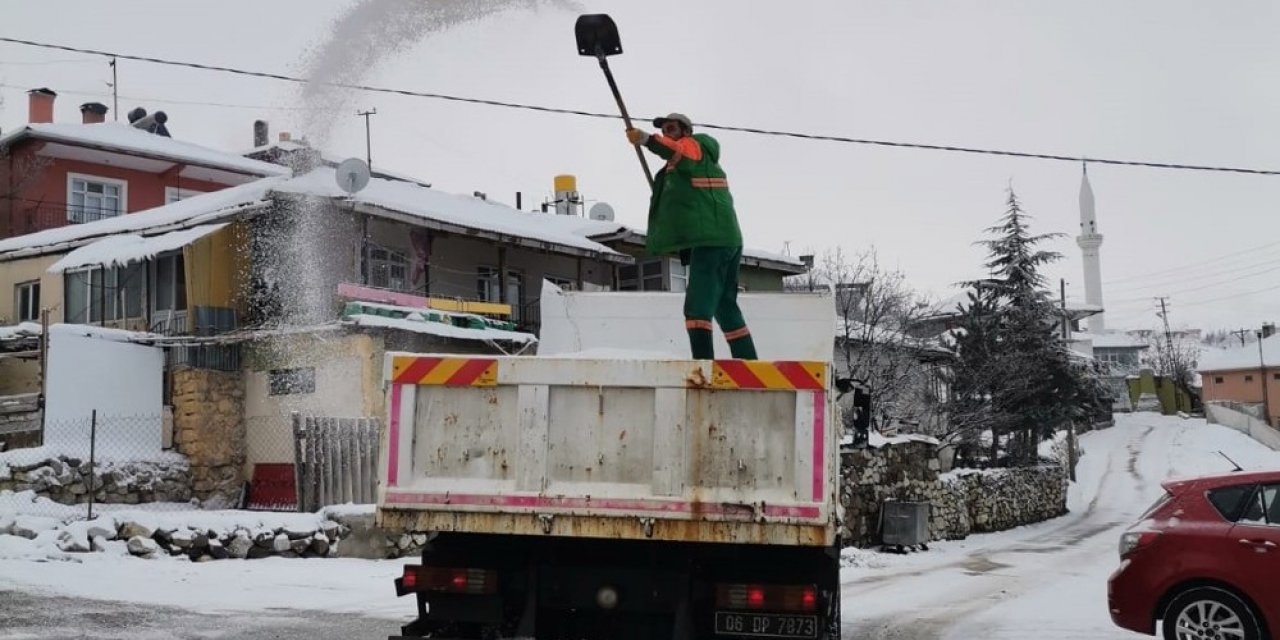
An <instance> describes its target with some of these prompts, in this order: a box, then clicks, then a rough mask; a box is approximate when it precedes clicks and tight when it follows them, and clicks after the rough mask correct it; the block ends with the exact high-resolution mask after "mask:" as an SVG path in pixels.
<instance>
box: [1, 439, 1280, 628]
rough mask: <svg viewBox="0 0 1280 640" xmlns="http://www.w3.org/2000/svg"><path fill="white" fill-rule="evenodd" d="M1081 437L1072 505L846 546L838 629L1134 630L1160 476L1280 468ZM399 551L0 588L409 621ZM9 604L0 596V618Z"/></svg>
mask: <svg viewBox="0 0 1280 640" xmlns="http://www.w3.org/2000/svg"><path fill="white" fill-rule="evenodd" d="M1080 444H1081V448H1082V449H1083V451H1084V455H1083V457H1082V458H1081V461H1080V465H1079V467H1078V468H1077V471H1078V481H1077V482H1076V483H1075V484H1074V485H1073V486H1072V488H1071V491H1070V497H1069V505H1070V507H1071V514H1069V515H1067V516H1064V517H1062V518H1059V519H1057V520H1054V521H1051V522H1046V523H1041V524H1038V525H1034V526H1029V527H1022V528H1020V529H1016V530H1012V531H1005V532H1001V533H995V534H987V535H977V536H971V537H970V538H968V539H967V540H962V541H956V542H939V543H935V544H933V545H931V546H930V551H928V552H922V553H915V554H910V555H906V556H898V555H892V554H881V553H878V552H876V551H866V550H860V551H848V552H846V554H845V561H846V565H847V566H846V568H845V569H844V571H843V572H842V582H843V592H844V607H843V609H844V624H845V637H846V638H904V639H906V638H909V639H912V640H916V639H921V640H924V639H928V638H983V640H996V639H999V638H1037V639H1048V640H1066V639H1072V638H1090V639H1094V638H1097V639H1106V638H1116V639H1119V638H1137V637H1140V636H1137V635H1134V634H1130V633H1127V632H1125V631H1122V630H1120V629H1118V628H1115V627H1113V626H1112V625H1111V621H1110V619H1109V617H1108V615H1107V609H1106V578H1107V576H1108V574H1109V573H1110V572H1111V571H1112V570H1113V569H1114V568H1115V566H1116V564H1117V558H1116V543H1117V540H1118V536H1119V534H1120V531H1121V530H1122V529H1123V528H1124V527H1126V526H1128V525H1129V523H1131V522H1132V521H1133V520H1134V519H1135V518H1136V516H1137V515H1138V514H1139V513H1140V512H1141V511H1142V510H1144V509H1145V508H1146V507H1147V506H1148V505H1149V504H1150V503H1151V502H1152V501H1153V500H1154V499H1155V498H1156V497H1157V496H1158V495H1159V493H1160V491H1161V490H1160V487H1159V482H1160V481H1161V480H1164V479H1165V478H1168V477H1171V476H1178V475H1196V474H1202V473H1213V472H1221V471H1227V470H1229V469H1230V468H1231V467H1230V465H1229V463H1228V462H1227V461H1226V460H1225V459H1224V458H1222V457H1221V456H1220V455H1218V453H1217V452H1218V451H1222V452H1223V453H1226V454H1227V455H1229V456H1231V458H1233V459H1234V460H1236V461H1237V462H1239V463H1240V464H1241V465H1242V466H1244V467H1246V468H1280V453H1277V452H1273V451H1271V450H1269V449H1266V448H1264V447H1262V446H1261V445H1258V444H1257V443H1255V442H1254V441H1253V440H1250V439H1249V438H1247V437H1246V436H1244V435H1242V434H1240V433H1237V432H1235V431H1231V430H1229V429H1226V428H1222V427H1218V426H1215V425H1208V424H1205V423H1204V421H1202V420H1183V419H1180V418H1176V417H1174V418H1170V417H1162V416H1157V415H1151V414H1134V415H1121V416H1118V419H1117V424H1116V426H1115V427H1114V428H1112V429H1107V430H1104V431H1098V432H1092V433H1088V434H1085V435H1083V436H1082V437H1081V438H1080ZM153 517H166V518H167V517H173V516H172V515H171V514H163V515H161V514H153ZM66 555H69V554H64V556H66ZM406 562H409V561H408V560H397V561H367V560H346V559H312V560H301V559H293V560H288V559H273V558H268V559H262V560H252V561H218V562H207V563H192V562H190V561H188V560H186V559H185V558H168V557H160V558H157V559H153V560H142V559H139V558H134V557H127V556H125V555H122V554H118V553H117V554H112V553H94V554H75V555H74V558H73V559H72V560H70V561H50V560H47V559H46V560H44V561H34V560H32V559H13V558H10V559H0V592H3V591H5V590H11V591H21V592H24V593H30V594H36V595H40V594H48V595H58V596H68V597H71V598H76V599H90V600H121V601H127V602H132V603H140V604H147V605H152V606H158V607H163V606H169V607H177V608H181V609H184V610H192V611H200V612H240V613H241V614H243V613H246V612H247V613H250V614H252V613H254V612H259V613H261V614H262V615H263V616H269V615H276V614H277V613H278V610H280V609H290V610H312V611H325V612H329V613H342V612H347V613H358V614H360V615H364V616H372V617H379V618H383V619H387V620H389V621H390V620H400V621H403V620H408V619H410V618H411V617H412V615H413V602H412V600H411V599H408V598H396V597H395V595H394V593H393V591H392V586H391V581H392V578H393V577H395V576H397V575H399V574H400V571H401V566H402V565H403V564H405V563H406ZM3 611H4V605H3V604H0V617H2V616H3ZM0 637H3V634H2V633H0ZM24 637H39V636H24Z"/></svg>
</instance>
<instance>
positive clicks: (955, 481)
mask: <svg viewBox="0 0 1280 640" xmlns="http://www.w3.org/2000/svg"><path fill="white" fill-rule="evenodd" d="M841 466H842V470H843V471H842V473H843V477H844V485H843V489H842V492H841V501H842V503H843V505H844V536H845V544H846V545H847V546H857V547H867V546H874V545H877V544H880V542H881V538H880V511H881V506H882V505H883V504H884V502H885V501H887V500H900V501H910V502H928V503H930V504H931V505H932V509H931V510H930V518H929V532H930V538H931V539H932V540H956V539H961V538H964V537H966V536H968V535H969V534H970V533H980V532H988V531H1001V530H1004V529H1010V528H1013V527H1017V526H1021V525H1024V524H1030V523H1033V522H1040V521H1043V520H1047V519H1049V518H1054V517H1057V516H1060V515H1062V514H1064V513H1066V512H1067V508H1066V503H1067V480H1066V474H1065V470H1064V469H1063V468H1062V467H1060V466H1058V465H1054V464H1049V465H1043V466H1038V467H1028V468H1021V469H994V470H983V471H978V470H972V469H959V470H955V471H952V472H950V473H947V474H939V473H938V469H939V467H940V465H939V463H938V455H937V446H936V445H934V444H932V443H930V442H925V441H910V440H909V441H900V442H894V443H891V444H886V445H884V446H881V447H868V448H866V449H855V450H851V451H844V452H842V453H841Z"/></svg>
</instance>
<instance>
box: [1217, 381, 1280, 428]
mask: <svg viewBox="0 0 1280 640" xmlns="http://www.w3.org/2000/svg"><path fill="white" fill-rule="evenodd" d="M1200 376H1201V379H1202V380H1203V384H1204V388H1203V390H1202V391H1201V396H1202V397H1203V398H1204V402H1205V404H1208V403H1210V402H1215V401H1226V402H1243V403H1257V404H1261V403H1262V401H1263V393H1262V384H1263V380H1266V384H1267V392H1266V397H1267V399H1268V400H1269V402H1268V404H1270V405H1271V420H1270V422H1271V424H1272V425H1277V424H1280V368H1277V367H1268V368H1267V369H1266V370H1265V372H1264V371H1262V370H1259V369H1242V370H1236V371H1203V372H1201V374H1200Z"/></svg>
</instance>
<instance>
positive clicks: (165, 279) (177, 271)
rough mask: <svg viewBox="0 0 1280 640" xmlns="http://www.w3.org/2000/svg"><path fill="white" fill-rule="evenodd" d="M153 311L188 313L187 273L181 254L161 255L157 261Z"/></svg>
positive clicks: (153, 280) (152, 299)
mask: <svg viewBox="0 0 1280 640" xmlns="http://www.w3.org/2000/svg"><path fill="white" fill-rule="evenodd" d="M152 282H154V283H155V286H154V287H153V290H154V293H152V295H151V304H152V307H151V308H152V311H186V309H187V272H186V267H185V265H184V264H183V260H182V254H181V253H171V254H168V255H161V256H160V257H158V258H156V260H155V277H154V278H153V279H152Z"/></svg>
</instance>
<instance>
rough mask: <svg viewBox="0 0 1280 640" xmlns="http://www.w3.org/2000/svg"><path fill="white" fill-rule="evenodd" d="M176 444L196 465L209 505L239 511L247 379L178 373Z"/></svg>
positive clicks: (195, 476) (198, 493)
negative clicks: (245, 382)
mask: <svg viewBox="0 0 1280 640" xmlns="http://www.w3.org/2000/svg"><path fill="white" fill-rule="evenodd" d="M173 445H174V448H175V449H176V450H177V451H179V452H181V453H182V454H184V455H186V456H187V458H188V460H189V461H190V464H191V482H192V489H193V491H194V493H195V497H196V498H198V499H200V500H201V501H202V502H203V503H204V506H205V507H207V508H213V509H222V508H228V507H234V506H236V502H237V500H238V498H239V495H240V490H241V487H242V486H243V484H244V478H243V476H242V473H241V469H242V466H243V465H244V460H245V423H244V377H243V376H242V374H240V373H239V372H226V371H210V370H206V369H194V368H190V367H182V368H178V369H175V370H174V372H173Z"/></svg>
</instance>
